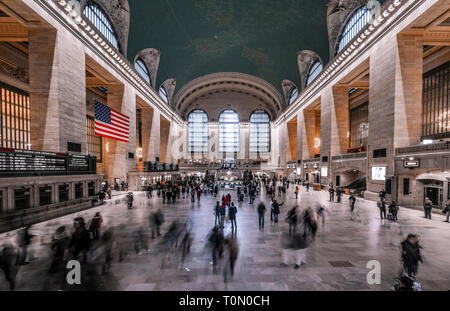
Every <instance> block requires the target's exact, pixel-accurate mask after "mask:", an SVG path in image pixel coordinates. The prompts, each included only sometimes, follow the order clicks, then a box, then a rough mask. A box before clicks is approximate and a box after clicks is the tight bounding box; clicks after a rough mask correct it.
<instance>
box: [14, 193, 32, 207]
mask: <svg viewBox="0 0 450 311" xmlns="http://www.w3.org/2000/svg"><path fill="white" fill-rule="evenodd" d="M30 205H31V204H30V189H15V190H14V206H15V208H16V210H22V209H27V208H30Z"/></svg>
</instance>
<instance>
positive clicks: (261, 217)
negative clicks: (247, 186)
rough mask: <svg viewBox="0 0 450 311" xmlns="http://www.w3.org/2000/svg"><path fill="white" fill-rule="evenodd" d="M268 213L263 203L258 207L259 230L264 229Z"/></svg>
mask: <svg viewBox="0 0 450 311" xmlns="http://www.w3.org/2000/svg"><path fill="white" fill-rule="evenodd" d="M265 213H266V206H265V205H264V203H263V202H261V203H259V205H258V222H259V230H261V229H264V214H265Z"/></svg>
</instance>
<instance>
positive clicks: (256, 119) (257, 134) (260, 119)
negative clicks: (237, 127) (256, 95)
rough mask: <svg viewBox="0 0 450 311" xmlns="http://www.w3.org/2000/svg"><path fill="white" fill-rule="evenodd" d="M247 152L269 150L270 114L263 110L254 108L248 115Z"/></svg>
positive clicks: (266, 151)
mask: <svg viewBox="0 0 450 311" xmlns="http://www.w3.org/2000/svg"><path fill="white" fill-rule="evenodd" d="M249 152H250V153H269V152H270V116H269V114H268V113H267V112H265V111H264V110H256V111H254V112H253V113H252V114H251V115H250V135H249Z"/></svg>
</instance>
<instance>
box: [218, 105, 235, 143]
mask: <svg viewBox="0 0 450 311" xmlns="http://www.w3.org/2000/svg"><path fill="white" fill-rule="evenodd" d="M219 152H239V115H238V114H237V112H236V111H234V110H225V111H224V112H222V113H221V114H220V116H219Z"/></svg>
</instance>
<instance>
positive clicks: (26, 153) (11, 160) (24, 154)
mask: <svg viewBox="0 0 450 311" xmlns="http://www.w3.org/2000/svg"><path fill="white" fill-rule="evenodd" d="M96 166H97V165H96V158H94V157H90V156H84V155H68V154H65V153H54V152H44V151H30V150H19V149H5V148H0V177H12V176H36V175H37V176H39V175H49V176H51V175H68V174H96Z"/></svg>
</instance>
